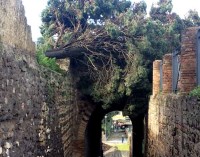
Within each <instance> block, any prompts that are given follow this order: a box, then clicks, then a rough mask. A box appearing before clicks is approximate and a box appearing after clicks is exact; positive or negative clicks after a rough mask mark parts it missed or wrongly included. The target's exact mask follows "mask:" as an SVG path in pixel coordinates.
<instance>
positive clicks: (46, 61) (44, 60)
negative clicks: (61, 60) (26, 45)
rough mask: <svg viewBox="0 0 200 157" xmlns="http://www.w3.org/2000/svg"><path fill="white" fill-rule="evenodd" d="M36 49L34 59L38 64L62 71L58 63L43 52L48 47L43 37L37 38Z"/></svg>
mask: <svg viewBox="0 0 200 157" xmlns="http://www.w3.org/2000/svg"><path fill="white" fill-rule="evenodd" d="M37 44H38V45H37V51H36V59H37V62H38V64H40V65H42V66H44V67H46V68H49V69H51V70H53V71H56V72H59V73H64V71H63V70H62V69H60V67H59V65H58V64H57V63H56V59H55V58H48V57H46V56H45V55H44V52H45V51H46V50H47V49H48V47H49V46H48V44H45V43H44V40H43V38H39V39H38V43H37Z"/></svg>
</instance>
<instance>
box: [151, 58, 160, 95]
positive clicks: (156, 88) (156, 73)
mask: <svg viewBox="0 0 200 157" xmlns="http://www.w3.org/2000/svg"><path fill="white" fill-rule="evenodd" d="M161 63H162V61H161V60H155V61H154V62H153V95H156V94H158V93H159V92H160V65H161Z"/></svg>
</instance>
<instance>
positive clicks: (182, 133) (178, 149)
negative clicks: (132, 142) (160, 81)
mask: <svg viewBox="0 0 200 157" xmlns="http://www.w3.org/2000/svg"><path fill="white" fill-rule="evenodd" d="M199 117H200V102H199V100H197V99H196V98H191V97H184V96H179V95H165V96H163V95H157V96H156V97H155V96H154V97H151V99H150V103H149V113H148V149H147V156H148V157H160V156H162V157H164V156H169V157H171V156H173V157H180V156H183V157H184V156H187V157H198V156H200V149H199V148H200V119H199Z"/></svg>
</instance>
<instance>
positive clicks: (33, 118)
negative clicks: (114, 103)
mask: <svg viewBox="0 0 200 157" xmlns="http://www.w3.org/2000/svg"><path fill="white" fill-rule="evenodd" d="M35 58H36V57H35V45H34V43H33V42H32V39H31V29H30V26H28V25H27V22H26V18H25V16H24V7H23V5H22V1H21V0H0V156H3V157H4V156H10V157H20V156H25V157H37V156H40V157H42V156H48V157H55V156H56V157H73V156H74V157H79V156H84V155H83V154H84V138H85V136H84V133H85V129H86V125H87V121H88V117H89V116H90V115H91V112H92V111H93V109H94V108H93V106H92V105H90V104H88V102H84V100H81V99H79V97H80V94H79V93H78V92H77V91H76V89H75V88H74V84H73V82H72V76H70V74H66V75H65V76H62V75H60V74H58V73H55V72H52V71H51V70H48V69H45V68H43V67H40V66H38V65H37V63H36V60H35Z"/></svg>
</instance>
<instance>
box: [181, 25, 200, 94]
mask: <svg viewBox="0 0 200 157" xmlns="http://www.w3.org/2000/svg"><path fill="white" fill-rule="evenodd" d="M198 30H199V27H191V28H188V29H187V30H186V31H185V32H184V33H183V35H182V44H181V69H180V73H181V74H180V82H179V86H180V91H181V92H182V93H188V92H190V91H191V90H192V89H194V88H195V87H196V82H197V81H196V47H197V46H196V34H197V31H198Z"/></svg>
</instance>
